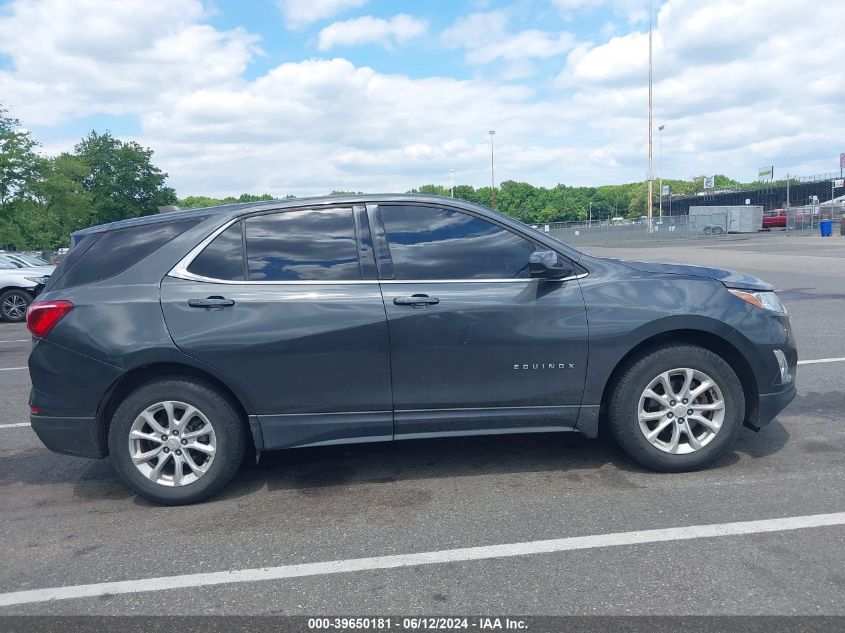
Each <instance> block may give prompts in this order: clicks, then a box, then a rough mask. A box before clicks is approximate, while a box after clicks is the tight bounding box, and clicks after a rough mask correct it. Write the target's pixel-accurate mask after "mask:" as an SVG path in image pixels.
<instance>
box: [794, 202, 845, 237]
mask: <svg viewBox="0 0 845 633" xmlns="http://www.w3.org/2000/svg"><path fill="white" fill-rule="evenodd" d="M843 215H845V203H841V204H815V205H807V206H803V207H790V208H789V209H787V210H786V211H785V212H783V216H784V217H783V219H782V220H781V221H780V222H778V224H779V225H782V226H780V227H779V228H781V229H783V230H786V231H788V232H795V233H814V232H818V230H819V223H820V222H822V221H824V220H831V221H832V222H833V229H834V232H835V233H838V232H839V225H840V224H841V222H842V217H843Z"/></svg>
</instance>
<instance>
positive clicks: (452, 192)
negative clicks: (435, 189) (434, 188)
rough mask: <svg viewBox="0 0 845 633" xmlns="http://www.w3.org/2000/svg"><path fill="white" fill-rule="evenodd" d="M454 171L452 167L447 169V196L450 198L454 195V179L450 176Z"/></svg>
mask: <svg viewBox="0 0 845 633" xmlns="http://www.w3.org/2000/svg"><path fill="white" fill-rule="evenodd" d="M454 173H455V170H454V169H450V170H449V197H451V198H454V197H455V181H454V179H453V178H452V176H453V175H454Z"/></svg>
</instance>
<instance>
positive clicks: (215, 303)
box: [188, 297, 235, 308]
mask: <svg viewBox="0 0 845 633" xmlns="http://www.w3.org/2000/svg"><path fill="white" fill-rule="evenodd" d="M233 305H235V301H234V299H226V298H225V297H206V298H205V299H188V306H189V307H191V308H228V307H229V306H233Z"/></svg>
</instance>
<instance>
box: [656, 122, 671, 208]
mask: <svg viewBox="0 0 845 633" xmlns="http://www.w3.org/2000/svg"><path fill="white" fill-rule="evenodd" d="M665 127H666V126H665V125H659V126H657V139H658V143H657V169H658V170H659V171H660V175H659V176H658V178H660V184H659V185H658V187H660V221H661V222H662V221H663V134H662V132H663V128H665ZM670 215H671V213H670Z"/></svg>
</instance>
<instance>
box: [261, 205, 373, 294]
mask: <svg viewBox="0 0 845 633" xmlns="http://www.w3.org/2000/svg"><path fill="white" fill-rule="evenodd" d="M245 230H246V253H247V266H248V269H249V278H250V280H253V281H255V280H258V281H261V280H264V281H301V280H302V281H349V280H355V279H360V278H361V275H360V272H359V269H358V248H357V245H356V242H355V224H354V221H353V218H352V209H309V210H304V211H284V212H280V213H273V214H269V215H259V216H255V217H251V218H249V219H247V220H246V221H245Z"/></svg>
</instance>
